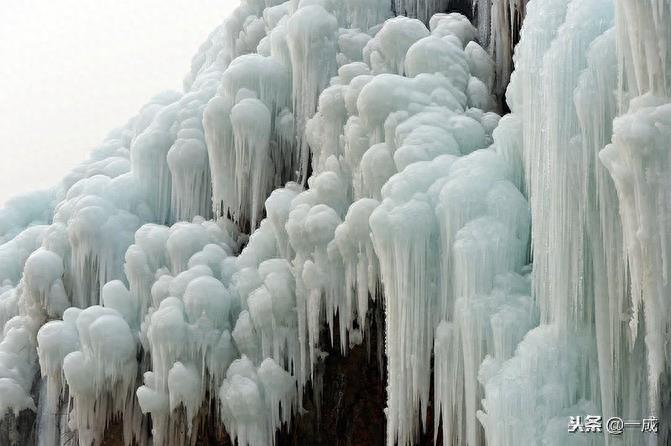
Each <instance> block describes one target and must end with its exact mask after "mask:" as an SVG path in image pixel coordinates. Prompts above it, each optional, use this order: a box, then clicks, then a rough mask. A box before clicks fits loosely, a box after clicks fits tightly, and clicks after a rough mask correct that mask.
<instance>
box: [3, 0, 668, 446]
mask: <svg viewBox="0 0 671 446" xmlns="http://www.w3.org/2000/svg"><path fill="white" fill-rule="evenodd" d="M449 3H450V2H441V1H436V2H433V1H431V2H429V1H427V2H416V1H413V2H406V1H394V2H386V1H368V2H360V1H345V2H337V1H328V0H326V1H317V2H298V1H289V2H284V3H281V2H279V1H260V0H254V1H252V0H247V1H243V2H242V3H241V5H240V6H239V7H238V8H237V9H236V10H235V12H234V13H233V14H232V16H231V17H229V18H228V19H227V20H226V21H225V22H224V23H223V24H222V25H221V26H220V27H219V28H217V29H216V30H215V31H214V32H213V33H212V34H211V35H210V37H209V38H208V40H207V42H206V43H205V44H204V45H203V46H202V47H201V49H200V50H199V52H198V54H197V55H196V56H195V57H194V60H193V63H192V69H191V72H190V73H189V75H188V76H187V78H186V79H185V81H184V93H183V94H182V93H164V94H161V95H159V96H157V97H155V98H154V99H152V100H151V101H150V102H149V103H148V104H147V105H146V106H145V107H143V108H142V110H140V112H139V114H138V115H137V116H136V117H134V118H133V119H131V120H130V121H129V122H128V123H127V124H126V125H125V126H123V127H121V128H120V129H118V130H116V131H114V132H112V133H111V134H110V135H109V136H108V138H107V139H106V140H105V141H104V142H103V144H102V145H101V146H100V147H99V148H97V149H96V150H95V151H94V152H93V153H92V155H91V159H90V160H88V161H86V162H84V163H82V165H81V166H79V167H78V168H76V169H75V170H74V171H73V172H72V173H71V174H70V175H69V176H68V177H66V178H65V179H64V180H63V182H62V183H61V184H60V185H59V186H58V187H57V188H54V190H52V191H48V192H45V193H41V194H36V195H34V196H31V197H29V198H23V199H17V200H14V201H12V202H11V203H10V205H9V206H8V207H7V208H6V209H4V210H2V211H1V212H0V240H3V244H2V245H0V278H1V279H2V284H1V286H0V323H2V324H3V326H4V328H3V332H2V337H1V338H0V390H2V392H0V413H5V412H11V413H12V414H13V415H14V416H16V415H18V414H19V413H20V412H21V411H22V410H23V411H25V410H28V411H36V412H37V414H38V416H37V419H38V422H37V427H36V432H37V437H38V442H39V443H40V444H43V445H52V444H62V443H63V442H64V441H65V439H66V438H68V437H70V436H74V437H76V438H77V441H78V442H79V443H80V444H82V445H97V444H101V442H102V440H103V438H104V436H105V430H106V428H107V426H108V425H109V424H110V423H111V422H114V421H119V420H121V423H122V425H123V437H124V442H125V444H128V445H130V444H139V445H147V444H161V445H175V446H177V445H185V444H193V442H194V441H195V440H196V437H197V435H198V432H199V431H200V430H201V429H203V426H207V427H208V428H211V429H217V430H225V431H226V432H227V433H228V434H229V435H230V436H231V438H232V439H233V441H237V442H238V444H240V445H267V444H273V443H274V441H275V438H276V435H275V433H276V431H277V430H278V429H280V428H281V427H283V426H284V427H286V428H287V429H289V428H290V425H291V423H292V422H293V420H295V416H297V415H300V414H301V412H302V411H303V410H304V408H303V401H304V398H305V397H306V396H307V395H312V396H314V397H315V398H316V399H317V400H318V398H319V394H320V385H322V384H321V380H320V377H319V365H320V363H322V362H323V361H324V358H325V356H326V355H327V353H326V352H325V351H324V350H325V348H324V347H325V344H326V343H330V344H331V346H332V347H335V348H338V349H339V350H340V351H341V352H342V353H343V354H346V353H347V352H348V350H349V349H350V347H351V346H353V345H356V344H360V343H362V342H369V340H370V338H371V335H370V318H371V315H372V313H373V311H374V308H379V307H380V306H382V307H383V308H384V313H385V324H384V339H385V346H384V349H385V351H384V353H385V355H386V361H387V362H386V365H387V370H386V374H387V379H388V381H387V395H388V401H387V407H386V409H385V414H386V418H387V444H389V445H393V444H403V445H410V444H416V442H417V440H418V438H419V436H420V434H421V433H423V432H426V431H427V430H428V429H429V427H428V426H427V423H428V419H429V410H430V409H429V408H431V412H432V416H433V420H434V426H433V432H434V433H435V435H436V436H437V435H439V434H440V435H442V444H470V445H478V444H485V443H486V444H501V445H512V444H557V445H559V444H566V443H568V442H569V441H571V440H574V439H575V438H576V437H575V436H574V437H571V436H569V435H571V434H568V433H567V430H566V427H567V422H568V417H569V416H573V415H581V416H584V415H586V414H593V413H600V414H602V415H603V416H604V419H607V418H608V417H609V416H622V417H623V418H627V419H641V418H644V417H647V416H649V415H656V416H658V417H659V418H662V419H663V416H664V414H666V413H668V410H669V409H668V407H669V402H668V398H666V397H665V396H664V395H665V393H664V389H665V388H666V387H665V386H668V384H667V383H668V382H669V367H668V358H669V354H670V352H669V347H668V345H667V344H668V342H666V340H668V338H669V321H670V320H671V317H669V316H671V314H670V313H669V311H670V310H669V306H668V304H667V302H666V296H668V291H669V290H668V283H667V282H668V281H667V277H668V273H669V271H668V255H669V246H668V243H667V241H668V240H667V236H666V234H667V233H668V230H667V227H666V225H667V220H668V217H669V215H668V214H669V212H670V211H669V202H671V200H670V199H669V196H668V190H669V186H671V185H670V184H669V181H668V177H669V175H668V171H669V163H668V161H669V160H668V156H667V155H668V153H667V152H668V140H669V138H668V137H669V135H668V133H669V131H668V129H669V124H670V122H671V117H670V113H671V112H670V111H669V97H668V96H669V88H670V87H669V79H668V78H669V75H668V61H669V60H670V59H669V56H670V55H668V54H667V53H668V51H669V49H668V48H669V46H668V45H667V43H668V40H669V39H668V38H669V35H668V33H669V29H670V26H669V25H670V22H671V19H670V18H669V14H671V12H670V10H671V8H670V7H669V4H668V1H665V0H649V1H648V0H646V2H645V3H646V4H645V5H641V4H639V3H638V2H632V1H626V0H621V1H615V2H613V1H611V0H580V1H579V0H533V1H531V2H529V3H528V5H527V4H526V2H524V1H514V2H504V1H482V2H480V1H478V2H475V3H474V4H473V5H472V6H473V7H474V8H475V9H474V11H475V16H476V18H477V23H478V26H477V27H475V26H473V25H472V24H471V23H470V22H469V21H468V20H467V19H466V17H464V16H463V15H461V14H444V13H438V14H434V13H435V12H437V11H442V10H444V9H446V8H449V7H450V4H449ZM648 3H649V4H648ZM525 11H526V19H525V22H524V25H523V27H522V34H521V39H520V44H519V45H518V46H517V48H516V50H515V68H516V69H515V71H514V73H513V75H512V80H511V84H510V86H509V88H508V90H507V101H508V105H509V106H510V109H511V110H512V113H511V114H509V115H506V116H504V117H500V116H499V115H498V114H497V113H495V112H494V110H495V109H496V107H497V105H496V94H497V93H499V94H500V93H501V92H502V89H503V88H504V87H505V85H506V83H507V78H506V76H507V74H506V73H509V71H510V69H511V67H512V66H511V65H509V64H507V61H508V60H509V54H510V50H511V48H512V43H513V42H514V40H515V39H516V37H515V35H516V34H517V32H516V30H517V28H518V27H519V26H520V24H519V21H520V19H521V17H522V15H524V12H525ZM401 12H404V13H407V14H408V15H410V16H416V17H418V18H419V19H417V18H410V17H406V16H397V17H393V18H392V15H394V14H400V13H401ZM487 14H489V15H487ZM492 54H493V55H494V58H492V57H491V55H492ZM531 260H533V262H532V264H529V262H530V261H531ZM376 325H377V324H376ZM379 336H381V334H379ZM38 369H39V371H40V375H41V377H42V378H41V380H39V379H38V380H35V379H34V376H35V373H36V371H37V370H38ZM323 385H329V383H323ZM432 386H433V392H431V388H432ZM382 409H383V408H380V410H382ZM54 414H59V415H54ZM150 425H151V428H150ZM642 435H643V434H640V433H636V432H632V431H629V432H626V434H625V435H624V436H623V437H622V438H623V440H622V441H623V443H624V444H632V445H633V444H641V442H642V441H646V442H648V443H650V444H655V443H657V444H664V442H665V441H666V440H667V439H668V438H669V437H668V431H663V432H661V433H660V434H659V436H651V435H649V434H646V435H647V436H644V437H642ZM580 438H581V439H582V440H585V441H586V442H587V443H586V444H601V443H603V442H604V441H607V440H606V438H605V437H604V436H601V435H597V434H595V435H593V436H586V437H580ZM642 438H643V440H642ZM590 442H591V443H590Z"/></svg>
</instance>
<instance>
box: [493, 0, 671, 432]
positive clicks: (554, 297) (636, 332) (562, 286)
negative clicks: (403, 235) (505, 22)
mask: <svg viewBox="0 0 671 446" xmlns="http://www.w3.org/2000/svg"><path fill="white" fill-rule="evenodd" d="M644 3H645V5H644V4H643V3H641V2H626V1H623V2H609V1H607V2H590V1H588V2H582V1H581V2H576V1H569V2H566V1H552V0H548V1H533V2H530V3H529V5H528V8H527V16H526V19H525V22H524V26H523V30H522V35H521V40H520V44H519V46H518V47H517V48H516V52H515V63H516V67H517V68H516V70H515V72H514V73H513V78H512V81H511V84H510V86H509V88H508V94H507V97H508V102H509V105H510V108H511V110H512V112H513V115H512V116H514V117H515V119H519V120H520V121H521V124H522V133H523V136H522V140H523V158H524V166H525V169H524V171H525V172H524V174H525V177H526V183H527V184H526V189H527V195H528V197H529V200H530V203H531V210H532V239H533V244H532V250H533V282H534V286H533V288H534V295H535V297H536V299H537V301H538V304H539V310H540V316H541V325H540V326H539V327H538V328H536V329H534V330H532V331H531V332H530V333H529V334H528V335H527V336H526V337H525V338H524V340H523V341H522V343H520V345H519V347H518V350H517V352H516V353H515V355H514V357H513V358H512V359H510V360H509V361H507V362H505V363H504V364H503V365H502V366H500V368H496V367H491V365H490V364H488V363H487V362H484V363H483V364H482V366H481V380H482V381H483V385H484V386H485V395H486V397H485V400H484V401H483V405H484V408H485V410H484V412H482V414H481V415H480V417H481V419H482V421H483V425H484V426H485V431H486V434H487V440H488V443H492V444H509V443H510V442H512V441H513V439H519V438H520V437H519V435H520V432H519V431H518V430H517V429H512V428H511V427H512V426H518V425H519V423H521V422H522V420H524V419H525V417H534V419H537V418H538V416H539V415H540V416H541V417H542V418H543V419H544V420H547V422H542V423H539V424H538V425H540V426H547V427H546V428H540V429H536V431H535V432H533V431H529V432H528V433H525V434H523V436H522V437H521V438H526V439H527V440H526V441H527V442H539V441H541V440H542V441H545V442H549V444H563V443H564V442H567V441H569V440H572V437H570V438H567V437H566V430H565V428H564V429H562V430H561V431H559V426H561V424H560V423H561V422H562V421H564V420H565V419H566V416H567V415H569V414H573V415H581V414H582V415H583V416H584V414H587V413H590V412H598V413H600V414H602V415H603V417H604V420H607V419H608V418H609V417H611V416H619V417H622V418H625V419H643V418H646V417H649V416H651V415H654V416H660V415H662V416H663V414H665V413H667V412H668V402H666V399H665V397H664V396H663V394H664V391H661V394H660V393H659V392H660V390H661V387H660V386H664V384H662V383H666V382H668V349H667V353H662V351H663V350H664V349H665V348H666V347H661V344H660V343H659V341H660V339H662V338H666V339H668V336H669V317H668V316H669V315H668V312H667V310H666V309H662V307H659V306H658V305H659V303H660V302H661V300H660V299H659V298H658V296H659V295H658V294H657V292H648V293H646V292H645V291H644V289H646V288H647V289H648V290H651V289H656V290H658V291H661V290H663V289H665V286H666V285H663V284H664V283H665V279H664V277H666V275H667V271H666V269H668V268H667V266H668V265H667V264H666V262H665V261H664V260H663V258H664V257H665V254H663V252H664V251H665V250H666V246H665V242H664V239H665V235H664V234H666V232H667V230H666V229H665V228H663V227H660V226H657V224H658V223H659V222H662V221H665V219H666V217H665V215H667V213H668V204H662V203H664V202H665V199H663V198H661V196H659V195H658V192H655V190H656V188H655V187H653V188H652V189H649V187H650V184H651V183H650V181H651V178H662V177H665V176H667V175H666V174H664V175H662V174H661V172H660V171H659V170H657V169H658V168H659V169H666V167H664V166H666V152H668V143H662V142H661V140H659V139H657V138H661V137H662V135H663V134H664V132H665V130H664V129H665V125H666V124H663V122H665V119H666V118H665V117H664V116H665V112H664V110H665V107H664V104H665V103H668V93H667V92H668V75H667V74H666V73H667V72H668V71H667V70H668V62H666V60H667V59H666V52H667V51H668V50H667V49H666V42H668V20H669V17H670V16H669V4H668V2H657V3H655V4H654V5H653V4H652V3H647V2H644ZM653 3H654V2H653ZM644 23H645V25H644ZM662 24H665V25H662ZM611 26H612V27H611ZM609 28H610V29H609ZM634 30H635V31H634ZM653 35H654V37H653ZM634 48H636V50H634ZM644 60H645V62H644ZM662 60H664V62H662ZM653 73H655V74H653ZM665 96H666V97H665ZM653 116H654V118H653ZM633 126H636V128H637V130H636V131H633ZM653 128H654V130H653ZM644 129H649V130H644ZM634 133H635V134H636V135H638V136H640V137H641V138H642V139H637V143H636V149H633V146H632V143H633V140H632V139H631V138H632V137H633V134H634ZM655 140H656V141H658V142H657V143H655V142H653V141H655ZM611 141H612V142H611ZM648 147H649V148H652V147H656V149H652V152H650V150H651V149H648ZM632 150H633V152H632ZM653 152H654V153H655V155H650V156H652V157H653V158H654V159H655V161H652V158H648V162H649V163H650V164H648V166H649V167H647V168H646V174H645V175H644V176H642V177H638V178H641V179H640V180H637V179H636V178H637V174H636V172H637V171H638V172H639V174H640V172H641V171H640V170H637V167H636V166H640V164H638V163H639V162H640V161H633V160H634V159H637V160H641V158H639V157H645V156H647V155H644V153H649V154H652V153H653ZM625 153H627V154H628V155H624V154H625ZM633 153H636V155H633ZM629 156H633V157H634V158H629ZM624 159H628V160H629V161H624ZM653 165H654V166H655V167H654V168H652V167H651V166H653ZM651 169H652V170H651ZM655 172H656V173H655ZM624 178H627V180H624ZM642 178H646V179H645V180H644V179H642ZM652 182H653V183H655V184H658V185H661V184H663V183H664V180H663V181H662V182H659V183H658V182H656V181H655V180H652ZM625 184H626V185H625ZM662 188H664V187H662ZM634 190H638V191H639V192H640V193H642V194H643V195H645V196H646V198H645V199H644V200H642V201H640V202H638V201H637V199H635V198H633V197H634V196H638V197H639V199H640V197H641V195H637V193H636V192H633V191H634ZM643 190H645V192H643ZM662 194H663V193H662ZM660 199H661V201H660ZM647 200H655V202H656V203H657V206H656V209H655V211H654V212H653V213H650V214H648V216H647V217H644V216H643V215H644V214H645V211H644V208H643V207H636V209H635V210H634V209H633V208H632V206H644V205H643V203H644V202H647ZM635 202H636V203H639V204H637V205H634V204H633V203H635ZM667 203H668V202H667ZM653 214H654V216H653ZM634 216H635V217H634ZM648 222H649V223H648ZM650 225H652V226H650ZM653 227H654V229H652V228H653ZM649 231H650V232H649ZM649 234H658V236H659V238H656V236H654V235H653V236H650V235H649ZM648 243H651V244H648ZM642 244H643V245H646V247H645V248H642ZM653 246H654V248H653ZM644 251H645V254H643V252H644ZM642 259H646V260H642ZM655 259H657V260H655ZM646 261H650V262H651V263H649V264H648V265H647V266H643V265H642V264H641V262H643V263H645V262H646ZM653 263H654V266H652V264H653ZM643 270H645V271H646V273H644V275H645V276H646V277H643V275H642V271H643ZM663 308H666V307H663ZM539 330H542V331H546V332H547V333H548V334H547V336H548V339H547V341H548V343H549V344H548V345H546V347H545V348H550V349H551V351H553V353H552V354H554V355H557V356H556V357H555V358H556V359H553V360H548V361H547V362H546V363H547V364H558V363H560V364H563V365H564V370H562V369H561V368H560V369H559V370H554V371H551V370H549V369H544V368H543V365H542V362H540V361H539V360H538V354H530V352H531V350H530V349H532V348H535V347H534V345H535V343H536V342H538V341H537V339H538V338H539V336H540V334H539ZM549 333H553V334H552V335H550V334H549ZM532 334H533V336H532ZM585 336H586V337H585ZM576 351H578V352H582V353H580V354H578V355H576ZM664 355H666V358H667V360H662V359H661V358H662V356H664ZM532 358H533V359H532ZM497 367H499V366H497ZM537 367H540V368H537ZM530 371H531V373H532V375H534V376H536V377H537V378H536V379H540V381H537V382H535V383H529V382H526V383H525V377H526V376H528V374H529V373H530ZM557 372H558V373H559V375H554V373H557ZM553 375H554V376H555V377H553ZM512 381H514V382H517V383H519V385H520V388H519V389H516V386H512V387H511V386H510V385H509V383H510V382H512ZM548 386H553V387H556V388H557V391H556V392H551V393H549V394H546V395H545V397H544V398H543V400H542V401H543V403H542V404H540V405H539V403H538V398H537V397H536V396H535V392H537V391H538V390H530V389H539V390H540V389H542V388H548ZM560 388H562V389H563V390H560ZM569 389H571V390H570V391H569V392H567V391H566V390H569ZM506 414H508V415H506ZM553 419H554V421H553ZM560 420H561V421H560ZM564 424H565V423H564ZM553 426H554V427H553ZM564 427H565V426H564ZM661 429H662V431H660V434H659V436H657V435H654V434H652V435H650V434H642V433H640V432H631V431H629V432H627V431H625V433H624V435H623V436H622V437H620V438H618V439H619V440H620V441H622V443H623V444H641V443H643V442H645V443H648V444H664V442H666V441H668V440H667V439H668V431H666V432H664V430H663V428H661ZM560 433H561V435H560ZM593 441H602V440H600V439H593ZM604 441H606V442H609V441H610V442H613V441H615V439H614V438H613V437H610V438H609V437H607V436H606V438H604ZM618 444H619V443H618Z"/></svg>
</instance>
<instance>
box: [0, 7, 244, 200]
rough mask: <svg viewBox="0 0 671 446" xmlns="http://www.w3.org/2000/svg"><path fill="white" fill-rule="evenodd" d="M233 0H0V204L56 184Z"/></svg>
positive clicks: (164, 82)
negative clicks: (23, 193) (11, 198)
mask: <svg viewBox="0 0 671 446" xmlns="http://www.w3.org/2000/svg"><path fill="white" fill-rule="evenodd" d="M237 3H238V1H237V0H95V1H92V0H16V1H15V0H0V207H1V206H2V204H3V203H4V202H5V201H6V200H7V199H8V198H10V197H11V196H13V195H16V194H18V193H21V192H28V191H31V190H35V189H42V188H47V187H50V186H52V185H54V184H56V183H57V182H58V181H59V180H60V179H61V178H62V177H63V176H64V175H65V174H66V173H67V172H68V170H69V169H70V168H71V167H73V166H74V165H76V164H77V162H78V161H82V160H83V159H85V158H86V157H87V154H88V152H89V151H90V150H91V149H92V148H94V147H95V146H96V145H97V144H98V143H99V142H100V141H101V140H102V139H103V138H104V136H105V135H106V134H107V132H108V131H110V130H111V129H113V128H114V127H117V126H119V125H121V124H123V123H125V122H126V121H127V120H128V118H130V117H131V116H132V115H133V114H134V113H135V112H136V111H137V110H138V109H139V108H140V107H141V106H142V105H143V104H144V103H145V102H146V101H147V100H148V99H150V98H151V97H152V96H153V95H154V94H156V93H158V92H160V91H163V90H166V89H173V90H181V86H182V79H183V77H184V76H185V74H186V73H187V72H188V70H189V68H190V63H191V57H192V56H193V54H194V53H195V52H196V50H197V49H198V47H199V46H200V44H201V43H202V42H203V41H204V40H205V38H206V37H207V35H208V34H209V33H210V31H211V30H212V29H214V27H216V26H217V25H218V24H219V23H221V22H222V20H223V18H224V17H226V16H227V15H228V14H229V13H230V11H231V10H232V9H233V8H234V7H235V6H236V5H237Z"/></svg>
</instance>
